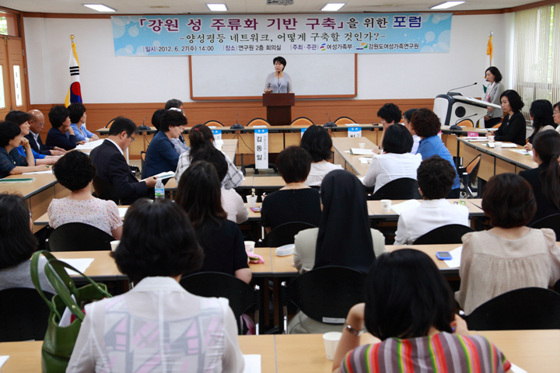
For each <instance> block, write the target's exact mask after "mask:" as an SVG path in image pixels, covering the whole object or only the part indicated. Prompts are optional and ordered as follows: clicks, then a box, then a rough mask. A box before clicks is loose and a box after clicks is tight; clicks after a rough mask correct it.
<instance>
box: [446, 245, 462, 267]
mask: <svg viewBox="0 0 560 373" xmlns="http://www.w3.org/2000/svg"><path fill="white" fill-rule="evenodd" d="M462 252H463V246H459V247H458V248H456V249H453V250H451V251H450V252H449V254H450V255H451V260H445V264H447V265H448V266H449V268H459V266H460V265H461V253H462Z"/></svg>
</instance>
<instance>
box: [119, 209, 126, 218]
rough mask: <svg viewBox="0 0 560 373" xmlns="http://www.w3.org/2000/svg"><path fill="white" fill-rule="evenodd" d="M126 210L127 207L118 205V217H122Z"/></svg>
mask: <svg viewBox="0 0 560 373" xmlns="http://www.w3.org/2000/svg"><path fill="white" fill-rule="evenodd" d="M127 211H128V207H119V217H120V218H121V219H124V216H125V215H126V212H127Z"/></svg>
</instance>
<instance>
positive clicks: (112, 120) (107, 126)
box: [105, 118, 117, 128]
mask: <svg viewBox="0 0 560 373" xmlns="http://www.w3.org/2000/svg"><path fill="white" fill-rule="evenodd" d="M115 119H117V118H113V119H111V120H110V121H109V122H107V124H106V125H105V128H111V126H112V125H113V122H114V121H115Z"/></svg>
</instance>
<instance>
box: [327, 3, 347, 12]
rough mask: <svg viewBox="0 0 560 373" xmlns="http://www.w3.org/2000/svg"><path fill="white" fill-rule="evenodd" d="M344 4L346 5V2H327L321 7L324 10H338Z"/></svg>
mask: <svg viewBox="0 0 560 373" xmlns="http://www.w3.org/2000/svg"><path fill="white" fill-rule="evenodd" d="M344 5H346V3H327V4H326V5H325V6H324V7H323V9H321V11H322V12H336V11H338V10H339V9H340V8H342V7H343V6H344Z"/></svg>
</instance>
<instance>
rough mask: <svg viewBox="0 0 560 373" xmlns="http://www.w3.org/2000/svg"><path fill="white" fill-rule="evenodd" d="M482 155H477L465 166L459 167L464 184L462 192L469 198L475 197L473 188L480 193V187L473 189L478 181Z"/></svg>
mask: <svg viewBox="0 0 560 373" xmlns="http://www.w3.org/2000/svg"><path fill="white" fill-rule="evenodd" d="M481 157H482V156H481V155H480V154H479V155H477V156H476V157H475V158H474V159H473V160H472V161H470V163H469V164H468V165H467V167H465V168H462V167H461V168H459V175H460V176H461V179H462V182H463V186H462V188H461V192H462V193H463V194H464V195H465V196H467V198H474V197H475V195H474V192H473V190H474V191H475V192H476V193H477V194H478V188H476V189H473V187H472V185H473V184H474V183H475V182H476V180H477V177H478V169H479V168H480V159H481Z"/></svg>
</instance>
